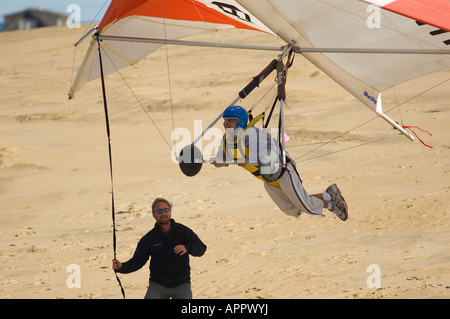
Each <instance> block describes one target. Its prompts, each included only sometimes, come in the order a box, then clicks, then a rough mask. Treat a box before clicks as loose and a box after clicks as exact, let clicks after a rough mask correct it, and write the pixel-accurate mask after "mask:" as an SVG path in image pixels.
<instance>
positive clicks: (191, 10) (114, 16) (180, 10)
mask: <svg viewBox="0 0 450 319" xmlns="http://www.w3.org/2000/svg"><path fill="white" fill-rule="evenodd" d="M130 16H146V17H155V18H164V19H173V20H182V21H200V22H206V23H216V24H225V25H232V26H234V27H236V28H240V29H249V30H257V31H261V30H260V29H258V27H251V26H249V25H247V24H245V23H241V22H239V21H237V20H235V19H233V18H231V17H229V16H227V15H225V14H223V13H221V12H218V11H216V10H214V9H211V8H209V7H208V6H206V5H205V4H203V3H201V2H198V1H195V0H170V1H168V0H165V1H164V0H157V1H155V0H153V1H149V0H127V1H118V0H113V2H112V3H111V5H110V6H109V8H108V10H107V11H106V13H105V16H104V17H103V19H102V21H101V22H100V24H99V27H98V29H99V30H102V29H103V28H104V27H105V26H107V25H108V24H110V23H114V22H116V21H118V20H120V19H123V18H126V17H130Z"/></svg>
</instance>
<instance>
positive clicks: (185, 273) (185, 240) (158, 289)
mask: <svg viewBox="0 0 450 319" xmlns="http://www.w3.org/2000/svg"><path fill="white" fill-rule="evenodd" d="M171 211H172V204H171V203H170V202H169V201H168V200H166V199H164V198H156V199H155V200H154V201H153V204H152V214H153V217H154V218H155V220H156V224H155V227H154V228H153V229H152V230H150V231H149V232H148V233H147V234H146V235H145V236H144V237H142V238H141V240H140V241H139V243H138V245H137V247H136V251H135V252H134V255H133V257H132V258H131V259H130V260H128V261H127V262H124V263H121V262H120V261H118V260H117V259H113V261H112V262H113V263H112V268H113V269H114V270H115V271H117V272H119V273H122V274H128V273H131V272H134V271H136V270H139V269H141V268H142V267H143V266H144V265H145V264H146V263H147V260H148V259H149V257H150V256H151V260H150V280H149V281H150V284H149V286H148V290H147V293H146V294H145V299H169V298H173V299H192V290H191V276H190V275H191V268H190V266H189V255H192V256H195V257H200V256H202V255H203V254H204V253H205V251H206V245H205V244H204V243H203V242H202V241H201V240H200V238H198V236H197V235H196V234H195V233H194V232H193V231H192V230H191V229H190V228H188V227H186V226H184V225H182V224H179V223H176V222H175V220H173V219H172V218H171Z"/></svg>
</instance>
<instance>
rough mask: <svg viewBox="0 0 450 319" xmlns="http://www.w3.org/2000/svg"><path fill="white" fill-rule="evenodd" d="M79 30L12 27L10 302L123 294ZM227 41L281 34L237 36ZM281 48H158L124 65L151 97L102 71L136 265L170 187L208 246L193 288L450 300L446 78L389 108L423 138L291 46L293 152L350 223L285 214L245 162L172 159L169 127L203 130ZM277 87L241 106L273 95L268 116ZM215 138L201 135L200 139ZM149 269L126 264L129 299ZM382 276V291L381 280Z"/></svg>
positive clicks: (8, 77)
mask: <svg viewBox="0 0 450 319" xmlns="http://www.w3.org/2000/svg"><path fill="white" fill-rule="evenodd" d="M83 31H84V27H83V29H74V30H70V29H68V28H66V27H57V28H45V29H38V30H32V31H18V32H7V33H0V48H1V52H2V59H1V60H0V90H1V94H0V105H1V107H0V207H1V208H2V209H1V213H0V243H1V244H0V268H1V271H0V298H66V299H70V298H121V294H120V290H119V287H118V285H117V282H116V280H115V278H114V273H113V271H112V270H111V259H112V250H113V249H112V227H111V225H112V219H111V193H110V192H111V184H110V177H109V163H108V149H107V138H106V129H105V119H104V113H103V104H102V96H101V88H100V81H93V82H90V83H89V84H88V85H87V86H86V87H85V88H83V90H81V91H80V92H78V93H77V95H76V98H75V100H71V101H68V100H67V92H68V90H69V87H70V84H71V81H72V78H73V76H74V75H75V72H76V69H77V67H78V66H79V65H80V63H81V61H82V58H83V56H84V53H85V50H86V47H87V42H85V43H83V44H82V45H81V46H80V47H79V48H77V49H76V50H75V49H74V47H73V44H74V43H75V42H76V41H77V40H78V39H79V38H80V37H81V35H82V33H83ZM219 40H220V41H224V42H230V41H237V42H240V43H241V42H250V43H253V42H254V43H258V42H261V41H264V42H265V43H270V42H271V41H272V43H270V44H274V45H278V43H277V41H276V40H273V39H269V40H267V38H266V36H265V35H255V34H254V33H249V32H242V31H232V32H224V34H223V35H222V38H219ZM167 56H169V65H168V64H167V58H166V57H167ZM275 57H276V53H274V52H246V51H240V50H225V49H202V48H182V47H169V48H168V50H167V51H166V50H165V49H160V50H158V51H156V52H155V53H153V54H151V55H150V56H149V57H147V58H146V59H144V60H143V61H141V62H140V63H139V64H138V65H137V66H136V67H130V68H127V69H125V70H123V71H122V72H121V74H122V76H123V77H124V79H125V80H126V81H127V83H128V85H129V86H130V87H131V88H132V89H133V92H134V94H135V95H136V96H137V97H138V99H139V101H140V102H137V101H136V99H135V98H134V96H133V94H132V93H131V92H130V90H129V89H128V87H127V85H126V84H125V83H124V80H123V79H122V78H121V77H120V76H119V75H118V74H114V75H111V76H108V77H107V80H106V82H107V93H108V102H109V111H110V122H111V143H112V150H113V170H114V194H115V201H116V205H115V206H116V221H117V243H118V246H117V252H118V258H119V259H120V260H122V261H125V260H127V259H128V258H130V257H131V255H132V253H133V252H134V248H135V246H136V244H137V242H138V240H139V239H140V238H141V237H142V236H143V235H144V234H145V233H146V232H147V231H148V230H149V229H151V228H152V227H153V224H154V219H153V218H152V216H151V213H150V209H151V208H150V205H151V202H152V201H153V199H154V198H155V197H156V196H163V197H166V198H168V199H171V200H172V201H173V204H174V209H173V212H172V217H173V218H174V219H175V220H176V221H178V222H181V223H183V224H185V225H187V226H189V227H190V228H192V229H193V230H194V231H195V232H196V233H197V234H198V235H199V237H200V238H201V239H202V240H203V241H204V242H205V243H206V244H207V246H208V249H207V252H206V253H205V255H204V256H203V257H201V258H191V266H192V288H193V293H194V297H195V298H208V299H209V298H226V299H228V298H275V299H278V298H280V299H281V298H283V299H290V298H449V297H450V255H449V248H448V247H449V243H450V218H449V213H450V204H449V199H450V195H449V191H450V183H449V181H450V161H449V159H450V144H449V143H450V142H449V141H450V130H449V129H448V121H449V119H450V102H449V93H448V92H449V91H450V90H449V89H450V83H448V82H446V83H444V84H443V85H439V86H437V87H436V88H434V89H432V90H430V91H428V92H426V93H425V94H422V95H420V96H419V97H416V98H414V99H412V100H411V101H409V102H407V103H405V104H403V105H402V106H401V107H400V110H397V109H395V110H393V111H392V112H390V113H389V115H391V116H392V117H393V118H395V119H396V120H399V119H401V120H403V121H404V123H405V124H408V125H417V126H420V127H421V128H423V129H426V130H428V131H430V132H431V133H432V134H433V136H432V137H430V136H428V135H426V134H425V133H420V136H421V137H422V138H423V140H424V141H425V142H426V143H427V144H430V145H432V146H433V147H434V148H433V149H429V148H427V147H424V146H423V145H422V144H421V143H420V142H418V141H415V142H410V141H409V140H407V139H406V138H404V137H402V136H398V135H397V134H396V133H395V132H394V131H393V130H392V129H391V128H390V127H389V126H388V125H387V124H386V123H385V122H384V121H382V120H379V119H375V120H372V121H369V120H371V119H373V117H374V114H373V113H372V112H371V111H370V110H368V109H367V108H366V107H365V106H363V105H362V104H361V103H360V102H358V101H356V99H354V98H353V97H352V96H350V95H349V94H348V93H347V92H346V91H344V90H343V89H342V88H341V87H339V86H338V85H337V84H336V83H334V82H333V81H332V80H330V79H329V78H328V77H327V76H326V75H325V74H323V73H322V72H320V71H318V69H317V68H316V67H315V66H313V65H311V64H310V63H309V62H307V61H306V60H305V59H304V58H303V57H301V56H298V57H296V60H295V62H294V66H293V67H292V68H291V69H290V71H289V75H288V84H287V92H288V98H287V103H288V105H289V109H288V110H287V111H286V126H287V133H288V134H289V136H290V138H291V139H290V141H289V143H288V144H287V149H288V151H289V152H290V153H291V154H292V155H293V157H294V158H296V160H297V164H298V168H299V172H300V174H301V176H302V178H303V181H304V184H305V187H306V188H307V189H308V190H309V191H310V192H311V193H317V192H322V191H323V190H324V189H325V188H326V187H327V186H329V185H330V184H331V183H334V182H335V183H337V184H338V185H339V187H340V189H341V190H342V192H343V194H344V196H345V198H346V200H347V202H348V205H349V211H350V217H349V219H348V220H347V221H346V222H342V221H340V220H339V219H338V218H336V217H335V216H333V214H331V213H329V212H325V215H326V217H316V216H308V215H306V214H304V215H302V216H300V217H299V218H292V217H288V216H287V215H285V214H283V213H282V212H281V211H280V210H279V209H278V208H277V207H276V206H275V205H274V203H273V202H272V201H271V200H270V198H269V197H268V195H267V194H266V193H265V191H264V188H263V185H262V183H261V182H260V181H258V180H257V179H255V178H253V177H252V176H251V175H250V174H248V173H247V172H245V171H244V170H242V169H241V168H238V167H229V168H220V169H215V168H214V167H212V166H211V165H204V166H203V168H202V170H201V172H200V173H199V174H198V175H197V176H195V177H186V176H184V175H183V174H182V173H181V171H180V170H179V168H178V165H177V164H175V163H173V162H172V160H171V150H172V148H173V146H174V144H175V142H177V141H174V140H171V133H172V131H173V129H174V128H186V129H188V130H189V132H190V133H191V134H192V135H194V120H202V125H203V127H205V126H206V125H208V124H209V123H210V122H211V121H212V120H213V119H214V118H215V117H216V116H217V115H218V114H219V113H220V112H221V111H222V110H223V108H224V107H225V106H227V104H228V103H230V102H231V101H232V100H234V98H235V97H236V96H237V92H238V91H239V90H241V89H242V88H243V87H244V86H245V85H246V84H247V83H248V82H249V81H250V80H251V78H252V77H253V76H255V75H256V74H258V73H259V72H260V71H261V70H262V69H263V68H264V67H265V66H266V65H267V64H268V63H269V62H270V61H271V60H272V59H273V58H275ZM73 65H74V66H75V67H73ZM168 74H170V82H169V77H168ZM449 76H450V72H448V71H447V72H440V73H436V74H433V75H431V76H427V77H425V78H421V79H419V80H415V81H413V82H410V83H407V84H404V85H401V86H400V87H398V88H397V89H396V96H394V95H393V94H392V92H391V91H389V92H387V93H386V95H385V109H389V108H392V107H394V106H395V105H396V104H395V103H396V102H395V101H396V99H397V100H398V101H399V102H402V101H405V100H407V99H409V98H411V97H414V96H416V95H417V94H419V93H420V92H423V91H425V90H427V89H428V88H430V87H433V86H435V85H437V84H438V83H439V82H441V81H443V80H445V79H448V78H449ZM169 83H170V93H171V94H169ZM272 84H273V79H271V78H269V79H267V80H266V82H265V83H264V84H263V85H261V87H260V89H258V90H257V91H255V93H254V94H252V96H250V97H248V98H247V99H246V100H244V101H242V103H241V104H242V105H243V106H244V107H246V108H249V107H251V106H252V105H253V104H254V103H257V102H258V101H259V100H260V99H261V100H262V101H261V102H260V103H259V104H258V106H257V108H256V111H257V112H260V111H262V110H263V109H264V108H265V107H266V106H267V105H268V104H270V98H272V97H273V91H271V93H270V94H268V96H270V98H268V97H265V98H264V94H265V93H266V92H267V91H268V89H269V88H270V87H271V86H272ZM367 121H369V122H368V123H366V124H364V125H362V126H360V125H361V124H362V123H365V122H367ZM358 126H360V127H358ZM156 127H157V128H158V130H159V131H160V132H161V134H160V133H159V132H158V130H157V129H156ZM216 127H217V128H218V129H221V122H219V123H218V124H217V125H216ZM355 128H356V129H355ZM347 131H350V132H349V133H347V134H345V135H343V136H342V137H341V138H339V139H337V140H336V141H334V142H332V143H328V144H326V145H325V146H323V147H320V148H319V149H316V148H317V147H318V146H320V145H319V144H317V143H324V142H326V141H330V140H332V139H334V138H336V137H337V136H340V135H342V134H343V133H345V132H347ZM217 143H218V141H217V140H214V139H213V140H211V141H206V140H205V141H203V147H210V149H212V148H213V147H212V146H215V145H217ZM310 151H312V152H311V153H310ZM305 154H306V155H305ZM71 265H76V266H75V267H78V268H71V267H72V266H71ZM373 265H375V266H373ZM73 269H79V270H80V277H79V279H80V284H81V287H80V288H70V286H71V285H70V284H71V283H72V284H73V283H75V281H73V280H72V279H73V276H72V275H75V274H76V272H73ZM148 273H149V270H148V266H147V265H146V266H145V267H144V268H142V269H141V270H140V271H137V272H135V273H133V274H128V275H121V279H122V282H123V284H124V287H125V291H126V293H127V297H128V298H142V297H143V296H144V294H145V291H146V287H147V280H148ZM377 274H379V278H380V287H379V288H377V287H373V285H371V284H370V283H374V281H371V278H373V277H374V276H376V275H377ZM67 281H69V285H68V284H67ZM368 281H369V284H368Z"/></svg>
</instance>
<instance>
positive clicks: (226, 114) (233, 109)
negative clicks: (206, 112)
mask: <svg viewBox="0 0 450 319" xmlns="http://www.w3.org/2000/svg"><path fill="white" fill-rule="evenodd" d="M222 117H223V118H224V119H236V120H238V123H237V127H238V128H245V127H246V126H247V121H248V112H247V111H246V110H245V109H244V108H243V107H241V106H239V105H230V106H229V107H227V108H226V109H225V111H223V114H222Z"/></svg>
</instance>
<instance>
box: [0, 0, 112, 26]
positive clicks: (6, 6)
mask: <svg viewBox="0 0 450 319" xmlns="http://www.w3.org/2000/svg"><path fill="white" fill-rule="evenodd" d="M110 3H111V0H0V20H1V21H3V19H4V16H5V15H9V14H12V13H16V12H19V11H22V10H24V9H28V8H33V9H39V8H43V9H45V10H49V11H54V12H58V13H63V14H67V15H70V14H72V13H73V12H74V11H72V10H70V9H69V11H67V10H68V8H69V6H70V5H71V4H76V5H78V6H79V8H80V18H81V23H90V22H93V21H94V22H97V21H100V19H101V18H102V17H103V15H104V14H105V11H106V9H107V8H108V6H109V4H110ZM102 7H103V9H102ZM97 13H98V15H97ZM96 16H97V17H96ZM95 17H96V18H95Z"/></svg>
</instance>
